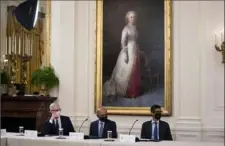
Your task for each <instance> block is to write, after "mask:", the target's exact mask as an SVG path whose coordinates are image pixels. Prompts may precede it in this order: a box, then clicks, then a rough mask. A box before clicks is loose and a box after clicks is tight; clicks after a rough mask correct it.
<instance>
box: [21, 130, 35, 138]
mask: <svg viewBox="0 0 225 146" xmlns="http://www.w3.org/2000/svg"><path fill="white" fill-rule="evenodd" d="M37 135H38V133H37V131H34V130H25V131H24V136H26V137H37Z"/></svg>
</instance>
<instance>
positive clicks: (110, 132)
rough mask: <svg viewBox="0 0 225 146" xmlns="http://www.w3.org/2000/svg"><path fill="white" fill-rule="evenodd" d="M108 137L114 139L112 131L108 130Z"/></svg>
mask: <svg viewBox="0 0 225 146" xmlns="http://www.w3.org/2000/svg"><path fill="white" fill-rule="evenodd" d="M107 139H112V131H107Z"/></svg>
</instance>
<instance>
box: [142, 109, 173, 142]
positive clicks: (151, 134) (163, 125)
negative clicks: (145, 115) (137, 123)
mask: <svg viewBox="0 0 225 146" xmlns="http://www.w3.org/2000/svg"><path fill="white" fill-rule="evenodd" d="M151 112H152V114H153V118H152V120H151V121H147V122H145V123H143V124H142V128H141V138H144V139H152V140H173V139H172V136H171V132H170V126H169V124H168V123H167V122H164V121H161V120H160V118H161V113H162V111H161V107H160V106H159V105H153V106H152V107H151Z"/></svg>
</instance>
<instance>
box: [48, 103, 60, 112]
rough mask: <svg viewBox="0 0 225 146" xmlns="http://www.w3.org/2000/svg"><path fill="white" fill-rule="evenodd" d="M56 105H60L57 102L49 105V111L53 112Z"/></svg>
mask: <svg viewBox="0 0 225 146" xmlns="http://www.w3.org/2000/svg"><path fill="white" fill-rule="evenodd" d="M55 105H59V104H58V103H57V102H53V103H51V104H50V105H49V110H51V109H52V108H53V107H54V106H55Z"/></svg>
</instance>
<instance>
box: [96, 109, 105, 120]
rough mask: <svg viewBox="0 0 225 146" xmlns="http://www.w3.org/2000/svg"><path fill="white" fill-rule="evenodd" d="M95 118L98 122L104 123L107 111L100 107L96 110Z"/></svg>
mask: <svg viewBox="0 0 225 146" xmlns="http://www.w3.org/2000/svg"><path fill="white" fill-rule="evenodd" d="M97 117H98V118H99V120H100V121H102V122H104V121H106V120H107V109H105V108H104V107H101V108H99V109H98V110H97Z"/></svg>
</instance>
